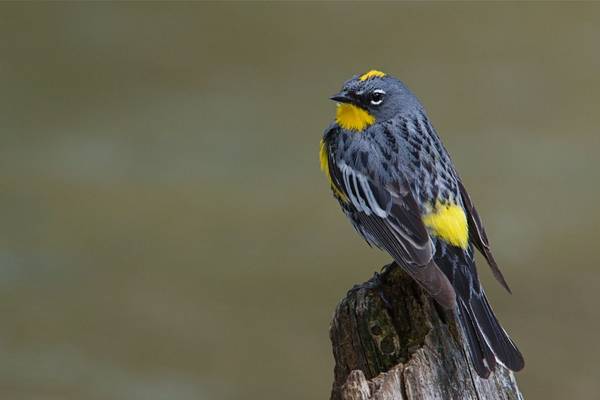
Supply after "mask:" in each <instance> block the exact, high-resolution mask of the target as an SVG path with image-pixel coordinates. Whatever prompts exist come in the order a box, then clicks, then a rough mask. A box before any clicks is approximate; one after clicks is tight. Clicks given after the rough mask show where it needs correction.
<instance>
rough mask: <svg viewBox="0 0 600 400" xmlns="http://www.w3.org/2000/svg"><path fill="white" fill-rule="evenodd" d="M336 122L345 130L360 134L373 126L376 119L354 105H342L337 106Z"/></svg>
mask: <svg viewBox="0 0 600 400" xmlns="http://www.w3.org/2000/svg"><path fill="white" fill-rule="evenodd" d="M335 121H336V122H337V123H338V125H339V126H341V127H342V128H344V129H348V130H350V131H356V132H360V131H363V130H364V129H365V128H366V127H368V126H370V125H373V123H374V122H375V117H374V116H372V115H371V114H369V113H368V112H367V111H366V110H363V109H362V108H360V107H357V106H355V105H353V104H346V103H341V104H338V106H337V110H336V112H335Z"/></svg>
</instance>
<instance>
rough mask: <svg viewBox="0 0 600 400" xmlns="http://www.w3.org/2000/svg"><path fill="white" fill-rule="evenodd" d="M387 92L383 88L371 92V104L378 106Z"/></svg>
mask: <svg viewBox="0 0 600 400" xmlns="http://www.w3.org/2000/svg"><path fill="white" fill-rule="evenodd" d="M384 95H385V92H384V91H383V90H381V89H376V90H374V91H373V93H371V104H372V105H374V106H378V105H380V104H381V103H383V96H384Z"/></svg>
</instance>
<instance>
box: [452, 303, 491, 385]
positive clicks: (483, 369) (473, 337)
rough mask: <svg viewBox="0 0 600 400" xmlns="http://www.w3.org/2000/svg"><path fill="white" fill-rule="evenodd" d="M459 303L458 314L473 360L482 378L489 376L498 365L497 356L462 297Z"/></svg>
mask: <svg viewBox="0 0 600 400" xmlns="http://www.w3.org/2000/svg"><path fill="white" fill-rule="evenodd" d="M458 303H459V308H458V315H459V317H460V322H461V325H462V327H463V331H464V333H465V337H466V339H467V344H468V349H469V354H470V356H471V362H472V363H473V367H474V368H475V371H476V372H477V374H478V375H479V376H481V377H482V378H487V377H489V376H490V372H491V371H493V370H494V368H495V366H496V358H495V357H494V353H493V352H492V350H491V349H490V346H489V345H488V344H487V343H486V341H485V340H483V338H482V336H481V333H480V331H479V328H478V327H477V322H476V321H475V320H474V319H473V318H472V313H471V311H470V310H469V306H467V305H466V304H465V302H464V301H463V300H462V299H460V300H459V302H458Z"/></svg>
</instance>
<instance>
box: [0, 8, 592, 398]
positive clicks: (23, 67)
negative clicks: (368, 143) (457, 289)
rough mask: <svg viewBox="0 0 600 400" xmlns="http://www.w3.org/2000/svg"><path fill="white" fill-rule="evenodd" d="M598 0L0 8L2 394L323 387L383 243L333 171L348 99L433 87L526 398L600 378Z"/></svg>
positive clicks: (428, 99)
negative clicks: (338, 339) (329, 149)
mask: <svg viewBox="0 0 600 400" xmlns="http://www.w3.org/2000/svg"><path fill="white" fill-rule="evenodd" d="M599 43H600V4H591V3H588V4H560V3H551V4H550V3H535V4H517V3H506V4H495V3H485V4H477V3H470V4H452V3H403V4H400V3H396V4H394V3H368V4H366V3H362V4H361V3H342V2H336V3H328V4H317V3H311V4H293V3H288V4H272V3H262V4H250V3H244V4H236V3H229V4H209V3H194V4H189V3H187V4H186V3H173V4H164V3H163V4H161V3H152V4H144V3H135V4H133V3H129V4H114V3H113V4H111V3H103V4H101V3H87V4H81V3H80V4H76V3H71V4H64V3H63V4H40V3H37V4H36V3H27V4H15V3H12V4H10V3H3V4H2V5H0V90H1V92H0V93H1V94H0V135H1V136H0V138H1V141H0V185H1V191H0V221H1V228H0V310H1V314H0V315H1V322H0V397H2V398H6V399H86V400H87V399H102V400H104V399H108V400H112V399H127V400H130V399H144V400H155V399H182V400H188V399H211V400H212V399H214V400H228V399H248V400H252V399H289V400H296V399H324V398H327V396H328V394H329V389H330V383H331V379H332V367H333V365H332V356H331V349H330V345H329V339H328V328H329V321H330V317H331V315H332V312H333V310H334V308H335V305H336V302H337V301H338V300H339V299H340V298H341V297H342V296H343V295H344V293H345V291H346V290H347V289H348V288H350V287H351V286H352V285H353V284H354V283H357V282H360V281H363V280H365V279H367V278H368V277H370V276H371V274H372V273H373V271H375V270H378V269H379V268H380V266H381V265H383V264H384V263H385V262H387V257H386V256H384V255H383V254H381V253H378V252H376V251H375V250H372V249H370V248H369V247H368V246H367V245H366V244H365V243H364V242H363V241H362V240H361V239H360V238H359V237H358V236H357V235H356V234H355V232H354V231H353V229H352V228H351V226H350V224H349V223H348V222H347V221H346V220H345V218H344V217H343V215H342V213H341V212H340V211H339V209H338V206H337V204H336V203H335V202H334V201H333V200H332V198H331V196H330V193H329V190H328V188H327V184H326V179H325V178H324V177H323V176H322V175H321V173H320V171H319V168H318V157H317V151H318V142H319V139H320V136H321V133H322V131H323V130H324V128H325V127H326V126H327V125H328V124H329V122H330V121H331V119H332V116H333V114H334V104H333V103H332V102H331V101H329V100H328V97H329V96H330V95H332V94H333V93H335V92H336V90H337V89H338V88H339V87H340V85H341V84H342V82H343V81H344V80H346V79H348V78H349V77H351V76H352V75H353V74H356V73H359V72H364V71H365V70H368V69H370V68H377V69H381V70H383V71H386V72H388V73H391V74H393V75H396V76H398V77H400V78H401V79H403V80H404V81H405V82H406V83H407V84H408V85H409V86H410V87H411V88H412V89H413V90H414V91H415V92H416V93H417V95H418V96H419V97H420V98H421V99H422V101H423V102H424V104H425V105H426V107H427V109H428V111H429V114H430V116H431V117H432V119H433V122H434V125H435V126H436V127H437V129H438V131H439V133H440V134H441V136H442V137H443V139H444V141H445V143H446V145H447V147H448V148H449V150H450V152H451V154H452V156H453V158H454V161H455V163H456V165H457V167H458V169H459V171H460V172H461V174H462V176H463V178H464V181H465V183H466V185H467V187H468V188H469V190H470V192H471V194H472V197H473V199H474V201H475V202H476V204H477V205H478V207H479V210H480V213H481V214H482V216H483V219H484V221H485V223H486V225H487V230H488V234H489V236H490V238H491V240H492V244H493V247H494V249H495V252H496V257H497V259H498V261H499V263H500V265H501V267H502V268H503V270H504V273H505V275H506V277H507V278H508V280H509V282H510V283H511V286H512V288H513V292H514V294H513V295H512V296H509V295H508V294H507V293H504V292H503V291H502V290H501V288H500V287H499V285H498V284H496V283H495V282H494V281H493V279H492V278H491V274H490V273H489V271H488V270H487V267H485V266H484V265H483V264H480V271H481V275H482V279H483V280H484V282H485V285H486V287H487V289H488V292H489V294H490V297H491V299H492V303H493V304H494V306H495V309H496V310H497V312H498V314H499V316H500V319H501V320H502V322H503V323H504V324H505V326H506V328H507V330H509V331H510V333H511V334H512V336H513V337H514V338H515V340H516V341H517V342H518V344H519V345H520V347H521V348H522V350H523V352H524V354H525V356H526V360H527V366H526V369H525V370H524V371H523V372H522V373H519V374H518V380H519V383H520V386H521V388H522V389H523V391H524V394H525V395H526V397H527V398H529V399H564V398H566V397H568V398H570V399H589V398H594V397H595V396H597V393H598V391H600V379H599V378H600V373H598V368H597V366H598V363H599V362H600V348H599V346H598V335H599V333H600V322H599V315H598V303H599V300H598V295H599V291H600V269H599V267H600V257H599V256H598V252H599V250H598V248H599V247H600V243H599V240H600V234H599V226H600V207H599V205H598V203H599V195H600V189H599V186H598V183H599V182H600V168H599V161H600V156H599V150H600V138H599V129H598V127H599V126H600V113H599V109H598V107H599V105H600V94H599V91H600V73H599V71H600V51H598V46H599Z"/></svg>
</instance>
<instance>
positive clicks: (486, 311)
mask: <svg viewBox="0 0 600 400" xmlns="http://www.w3.org/2000/svg"><path fill="white" fill-rule="evenodd" d="M470 305H471V307H470V308H471V310H472V316H473V317H474V319H475V321H476V322H477V327H478V328H479V331H480V332H481V333H482V335H483V337H484V338H485V341H486V343H487V344H488V345H489V347H491V348H492V350H493V352H494V354H495V355H496V358H497V359H498V360H499V361H500V362H501V363H502V364H504V365H505V366H506V367H507V368H509V369H511V370H513V371H519V370H521V369H523V367H524V366H525V361H524V359H523V355H522V354H521V352H520V351H519V349H517V346H515V344H514V342H513V341H512V340H511V339H510V337H509V336H508V334H507V333H506V331H505V330H504V329H503V328H502V326H500V323H499V322H498V319H497V318H496V316H495V315H494V312H493V311H492V307H491V306H490V304H489V302H488V300H487V298H486V296H485V293H484V292H483V289H482V290H481V293H480V294H479V295H477V294H475V295H474V296H473V297H472V298H471V301H470Z"/></svg>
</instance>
